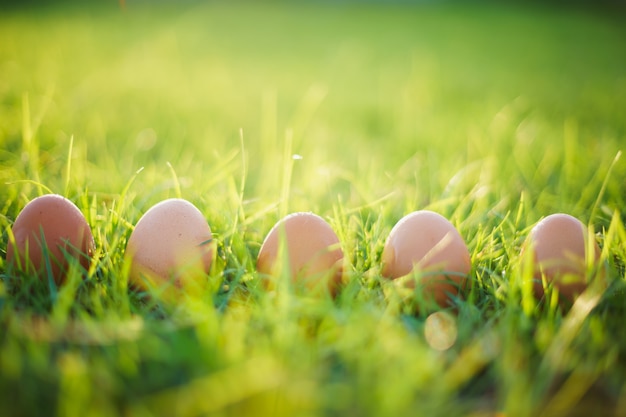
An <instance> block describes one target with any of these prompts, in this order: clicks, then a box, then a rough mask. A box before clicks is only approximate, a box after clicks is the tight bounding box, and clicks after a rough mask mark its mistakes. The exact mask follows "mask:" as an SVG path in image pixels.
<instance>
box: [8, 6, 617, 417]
mask: <svg viewBox="0 0 626 417" xmlns="http://www.w3.org/2000/svg"><path fill="white" fill-rule="evenodd" d="M110 3H111V4H109V5H105V4H103V5H101V6H97V7H96V6H93V7H90V8H87V7H79V6H71V7H63V8H53V7H51V6H49V7H47V8H40V9H30V10H27V9H23V10H20V9H11V10H8V11H3V12H2V13H1V14H0V115H1V117H0V143H1V144H2V148H1V150H0V184H1V185H0V228H1V230H2V244H1V245H0V252H2V256H1V257H0V258H1V260H0V272H1V273H2V280H1V281H0V414H1V415H3V416H4V415H6V416H9V415H42V414H44V415H51V414H56V415H64V416H92V415H93V416H96V415H98V416H111V415H126V416H130V415H136V416H152V415H163V416H166V415H167V416H172V415H178V416H196V415H234V416H235V415H236V416H240V415H254V416H261V415H273V416H296V415H297V416H317V415H324V416H340V415H341V416H346V415H347V416H366V415H367V416H369V415H372V416H398V415H425V416H426V415H428V416H437V415H441V416H450V415H472V416H492V415H502V414H503V415H506V416H538V415H542V416H560V415H562V416H572V415H591V414H594V415H616V416H618V415H619V416H622V415H626V414H625V411H624V410H626V401H625V400H624V398H626V383H625V378H624V375H626V362H625V360H624V357H625V355H626V333H625V332H624V331H623V320H624V315H625V314H626V303H625V298H624V297H625V293H624V290H625V288H626V283H625V282H624V279H625V277H624V262H625V260H626V228H625V227H624V222H625V221H626V214H625V213H624V211H623V210H624V207H625V204H626V182H625V178H626V161H625V160H624V157H623V156H622V158H619V156H620V151H621V150H622V149H623V146H624V144H626V113H625V109H626V49H625V48H624V44H625V42H626V29H624V27H623V26H622V25H621V24H620V21H623V20H622V17H623V16H621V15H615V14H614V15H611V14H607V13H602V12H599V11H589V10H587V11H582V10H578V9H571V8H569V9H565V8H564V9H550V8H540V7H539V6H534V7H521V6H513V5H509V6H496V5H490V6H489V5H475V6H473V7H470V6H467V5H466V6H463V5H454V4H444V5H437V4H430V5H429V4H424V5H417V6H416V5H414V6H410V5H397V4H396V5H386V6H385V5H376V4H367V5H356V4H351V3H349V2H348V3H341V4H338V5H332V4H331V2H324V3H321V4H318V5H313V4H310V3H304V2H302V3H298V4H297V5H289V4H288V3H285V4H281V3H271V4H269V3H268V4H265V5H263V6H261V5H256V4H254V3H233V4H221V3H219V2H212V3H208V4H204V3H200V2H198V3H184V4H183V5H177V6H175V5H173V4H169V3H162V4H159V5H158V6H149V5H148V4H147V3H146V4H144V3H136V2H128V3H129V4H128V6H127V8H126V9H125V10H120V9H119V7H117V5H116V4H115V2H110ZM292 155H300V156H301V157H302V158H301V159H299V158H295V159H294V158H293V157H292ZM49 191H52V192H56V193H60V194H63V195H65V196H67V197H68V198H70V199H71V200H72V201H74V202H75V203H76V204H77V205H78V206H79V207H80V208H81V210H82V211H83V213H84V214H85V215H86V217H87V219H88V222H89V224H90V225H91V227H92V229H93V232H94V236H95V239H96V244H97V249H98V253H97V257H98V259H97V262H94V264H93V267H92V268H91V269H90V271H89V272H88V273H87V276H86V278H85V279H83V277H82V276H81V274H80V273H74V274H72V275H71V276H70V277H69V279H68V282H67V283H66V285H64V286H62V287H61V288H58V289H54V288H53V289H52V290H50V288H49V286H48V284H47V283H44V282H39V281H37V280H33V279H29V277H20V276H17V275H16V274H15V273H14V272H13V271H10V270H8V269H7V266H6V264H5V261H4V259H5V256H4V255H5V254H6V246H7V244H8V243H7V241H8V232H9V230H10V228H11V224H12V222H13V221H14V219H15V218H16V216H17V214H18V213H19V211H20V210H21V208H22V207H23V206H24V205H25V204H26V203H27V202H28V201H29V200H30V199H32V198H34V197H36V196H37V195H39V194H42V193H45V192H49ZM176 196H182V197H183V198H186V199H188V200H190V201H191V202H193V203H194V204H196V205H197V206H198V208H199V209H200V210H201V211H202V212H203V213H204V214H205V216H206V218H207V220H208V222H209V224H210V226H211V228H212V230H213V232H214V235H215V238H216V241H217V247H218V256H217V260H216V263H215V267H214V269H213V271H212V273H211V276H210V277H209V279H210V282H211V283H213V284H214V285H212V286H211V288H210V289H209V290H207V292H206V294H203V297H202V299H201V300H190V301H189V302H182V303H181V304H180V305H178V306H167V305H163V304H161V303H159V301H158V299H155V298H150V297H148V296H147V294H144V293H140V292H136V291H132V290H129V289H128V286H127V277H126V273H127V272H126V265H125V264H124V261H123V256H124V248H125V244H126V240H127V239H128V236H129V234H130V232H131V230H132V227H133V224H135V223H136V221H137V220H138V219H139V217H140V216H141V214H142V213H144V212H145V211H146V210H147V209H148V208H149V207H150V206H151V205H152V204H154V203H156V202H158V201H161V200H163V199H165V198H168V197H176ZM417 209H431V210H435V211H437V212H439V213H441V214H443V215H445V216H446V217H448V218H449V219H450V220H451V221H452V222H453V223H454V225H455V226H457V228H458V229H459V231H460V232H461V235H462V236H463V237H464V238H465V240H466V242H467V244H468V247H469V249H470V253H471V257H472V265H473V270H472V273H471V275H470V281H471V286H470V289H469V290H468V291H467V293H466V294H464V297H463V299H458V300H457V301H456V314H455V315H453V316H451V317H453V319H452V320H453V322H454V325H455V326H456V330H457V338H456V342H455V343H454V345H453V346H452V347H451V348H450V349H447V350H445V351H442V352H440V351H437V350H435V349H433V348H432V347H431V346H430V345H429V343H428V341H427V339H426V336H425V332H426V328H427V321H426V319H427V314H426V313H416V312H415V311H414V309H413V304H412V298H411V297H408V298H406V297H403V295H402V294H398V293H396V292H395V291H394V288H393V286H392V285H391V284H390V283H389V282H386V281H384V280H383V279H382V278H381V277H380V274H379V270H380V265H379V261H380V255H381V252H382V247H383V244H384V241H385V239H386V237H387V235H388V233H389V231H390V230H391V228H392V227H393V225H394V224H395V222H396V221H397V220H399V219H400V218H401V217H402V216H403V215H404V214H407V213H409V212H411V211H413V210H417ZM309 210H310V211H314V212H316V213H317V214H319V215H321V216H322V217H324V218H325V219H327V220H328V221H329V222H330V224H331V225H332V226H333V228H334V229H335V230H336V231H337V233H338V235H339V237H340V239H341V242H342V245H343V248H344V251H345V253H346V255H347V256H348V258H349V260H350V264H351V268H350V270H349V278H350V281H349V283H348V284H347V285H346V287H345V288H344V289H343V290H342V292H341V293H340V295H339V296H338V298H337V299H336V300H331V299H328V298H324V297H307V296H305V295H302V294H293V293H289V292H281V293H276V294H273V293H271V294H268V293H266V292H265V291H264V290H263V289H262V288H260V287H259V286H258V285H257V275H256V273H255V271H254V266H255V260H256V255H257V253H258V250H259V248H260V245H261V242H262V240H263V238H264V236H265V234H266V233H267V232H268V231H269V230H270V228H271V227H272V225H273V224H274V223H275V222H276V221H277V220H278V219H279V218H280V216H281V215H283V214H285V213H288V212H293V211H309ZM554 212H566V213H569V214H572V215H574V216H576V217H578V218H580V219H581V220H582V221H583V222H584V223H586V224H588V225H590V226H591V227H593V230H594V231H595V236H596V238H597V240H598V242H599V244H600V246H601V248H602V261H603V262H605V263H606V265H607V269H608V274H607V281H608V284H609V285H608V287H607V288H606V289H603V290H598V291H596V290H593V291H591V292H590V293H589V294H588V298H587V299H586V300H585V301H586V302H585V303H579V304H577V305H575V306H574V307H573V308H572V309H571V310H559V309H558V308H556V307H555V306H554V305H553V304H550V303H549V302H548V303H538V302H536V301H535V300H533V299H532V298H530V297H529V295H528V293H527V291H525V290H524V288H525V287H524V285H523V284H522V281H523V280H522V278H523V277H522V274H521V273H520V268H519V265H520V259H519V257H520V256H519V251H520V247H521V244H522V242H523V240H524V238H525V237H526V235H527V234H528V231H529V229H530V228H531V227H532V226H533V225H534V224H535V223H536V222H537V221H538V220H539V219H540V218H542V217H543V216H546V215H548V214H551V213H554ZM75 272H78V271H75ZM449 317H450V316H449ZM497 413H502V414H497Z"/></svg>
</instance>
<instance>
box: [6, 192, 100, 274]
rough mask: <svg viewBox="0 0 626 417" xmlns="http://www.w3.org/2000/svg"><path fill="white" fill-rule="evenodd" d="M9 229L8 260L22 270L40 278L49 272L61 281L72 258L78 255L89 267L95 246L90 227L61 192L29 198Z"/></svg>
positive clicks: (81, 214)
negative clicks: (11, 235)
mask: <svg viewBox="0 0 626 417" xmlns="http://www.w3.org/2000/svg"><path fill="white" fill-rule="evenodd" d="M12 231H13V236H14V237H15V245H14V244H13V243H12V242H9V245H8V247H7V263H8V264H10V265H14V266H17V267H18V268H19V269H20V270H22V271H25V272H33V273H35V274H36V275H38V276H39V277H40V278H45V277H47V276H48V273H49V272H50V273H51V274H52V277H53V278H54V281H55V282H56V283H57V284H61V283H62V282H63V281H64V279H65V275H66V274H67V272H68V267H69V265H70V262H71V261H72V259H78V261H79V263H80V265H81V266H82V267H83V268H84V269H85V270H87V269H88V268H89V264H90V262H91V257H92V256H93V251H94V247H95V244H94V240H93V235H92V234H91V229H90V228H89V225H88V224H87V220H85V216H83V213H81V211H80V210H79V209H78V207H76V206H75V205H74V203H72V202H71V201H70V200H68V199H66V198H64V197H62V196H60V195H56V194H47V195H43V196H41V197H37V198H35V199H34V200H32V201H30V202H29V203H28V204H27V205H26V206H25V207H24V209H23V210H22V211H21V212H20V214H19V215H18V216H17V219H15V223H13V229H12ZM46 254H47V256H46ZM46 260H49V262H46ZM46 265H49V267H47V266H46Z"/></svg>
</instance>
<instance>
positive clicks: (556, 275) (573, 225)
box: [522, 213, 600, 301]
mask: <svg viewBox="0 0 626 417" xmlns="http://www.w3.org/2000/svg"><path fill="white" fill-rule="evenodd" d="M528 248H532V250H533V255H534V259H533V261H534V272H533V289H534V293H535V296H536V297H537V298H541V297H543V296H544V288H543V284H542V279H541V278H542V276H544V277H545V279H546V280H547V281H548V282H551V283H552V284H553V285H554V286H555V287H556V288H557V289H558V291H559V294H560V295H561V296H563V297H564V298H565V299H567V300H570V301H573V300H574V299H575V298H576V296H577V295H579V294H580V293H582V292H583V291H584V290H585V288H586V287H587V282H586V275H587V263H586V256H587V255H589V256H593V259H594V261H595V262H597V261H598V260H599V259H600V247H599V246H598V244H597V243H596V242H595V241H594V242H593V251H594V253H593V254H587V228H586V227H585V226H584V225H583V224H582V223H581V222H580V221H579V220H578V219H577V218H575V217H572V216H570V215H568V214H563V213H557V214H552V215H550V216H548V217H546V218H544V219H543V220H541V221H540V222H539V223H537V224H536V225H535V226H534V227H533V228H532V230H531V231H530V234H529V235H528V238H527V239H526V242H525V243H524V248H523V249H522V257H523V254H524V253H525V251H526V250H528Z"/></svg>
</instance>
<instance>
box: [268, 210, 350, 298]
mask: <svg viewBox="0 0 626 417" xmlns="http://www.w3.org/2000/svg"><path fill="white" fill-rule="evenodd" d="M281 247H284V251H285V252H282V251H281ZM282 253H286V255H287V257H286V258H283V257H281V254H282ZM343 258H344V257H343V251H342V249H341V246H340V242H339V238H338V237H337V235H336V234H335V232H334V231H333V229H332V227H331V226H330V225H329V224H328V223H327V222H326V221H325V220H324V219H322V218H321V217H320V216H318V215H316V214H313V213H304V212H299V213H292V214H290V215H288V216H286V217H285V218H283V219H282V220H280V221H278V223H276V224H275V225H274V227H273V228H272V229H271V230H270V232H269V233H268V234H267V236H266V238H265V240H264V241H263V244H262V246H261V249H260V251H259V255H258V258H257V271H258V272H259V273H261V274H262V275H264V276H265V277H278V276H280V275H281V272H282V271H283V269H282V268H283V267H286V268H287V269H288V272H289V276H290V277H291V280H292V282H293V283H295V284H296V287H298V288H304V289H308V290H318V289H320V288H322V289H323V288H324V286H325V287H326V288H327V289H328V290H329V291H330V293H331V294H333V295H334V294H336V291H337V290H338V287H339V285H340V283H341V281H342V274H343ZM268 282H269V283H271V281H266V283H268Z"/></svg>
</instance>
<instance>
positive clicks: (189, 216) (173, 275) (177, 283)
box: [125, 198, 213, 296]
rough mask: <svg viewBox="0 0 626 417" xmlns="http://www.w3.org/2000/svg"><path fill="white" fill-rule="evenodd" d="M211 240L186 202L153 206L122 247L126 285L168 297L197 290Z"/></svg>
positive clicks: (206, 265)
mask: <svg viewBox="0 0 626 417" xmlns="http://www.w3.org/2000/svg"><path fill="white" fill-rule="evenodd" d="M212 240H213V235H212V233H211V229H210V227H209V224H208V222H207V220H206V219H205V218H204V216H203V215H202V213H201V212H200V210H198V208H197V207H196V206H194V205H193V204H192V203H190V202H189V201H187V200H183V199H178V198H173V199H168V200H164V201H161V202H159V203H157V204H155V205H154V206H152V207H151V208H150V209H149V210H148V211H146V212H145V213H144V215H143V216H142V217H141V218H140V219H139V221H138V222H137V224H136V225H135V228H134V230H133V231H132V233H131V235H130V237H129V239H128V243H127V245H126V253H125V256H126V259H127V260H128V262H129V263H130V271H129V283H130V284H131V285H133V286H136V287H138V288H142V289H147V288H150V287H152V288H156V289H161V290H163V291H164V293H165V292H169V295H172V296H173V295H174V294H176V295H180V294H182V293H184V292H185V290H188V289H191V288H199V287H201V285H202V284H203V281H205V277H206V275H207V274H208V273H209V270H210V267H211V263H212V261H213V249H212V248H213V244H212ZM164 293H163V294H164ZM169 295H168V296H169Z"/></svg>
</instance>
